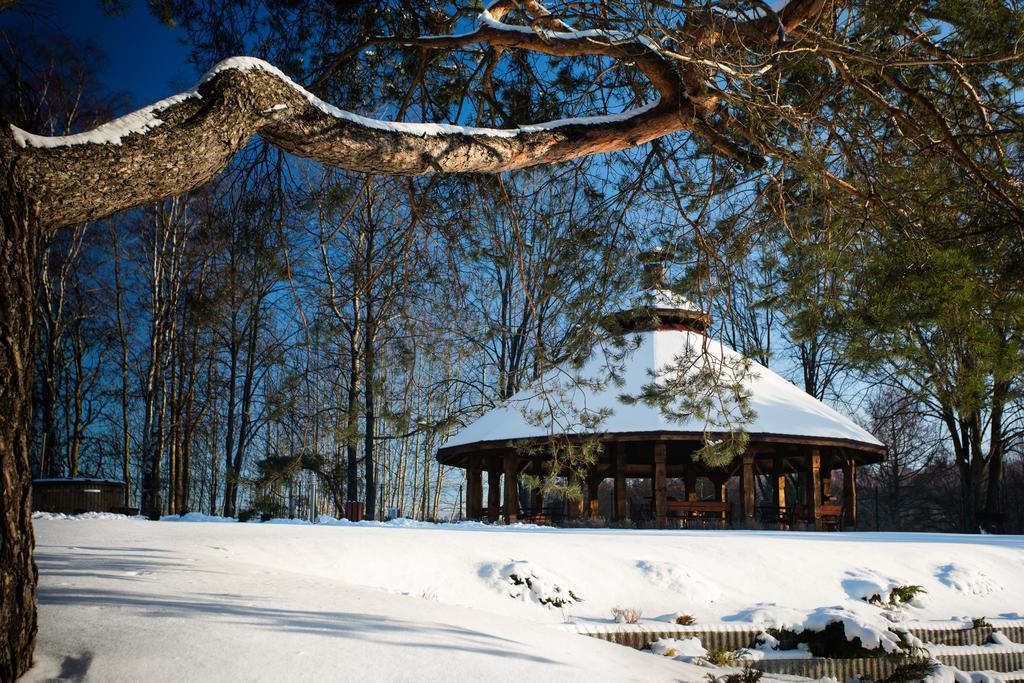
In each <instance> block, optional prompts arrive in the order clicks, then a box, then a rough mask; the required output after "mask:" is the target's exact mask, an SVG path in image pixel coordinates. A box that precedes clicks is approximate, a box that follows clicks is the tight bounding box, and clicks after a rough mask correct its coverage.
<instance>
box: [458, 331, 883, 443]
mask: <svg viewBox="0 0 1024 683" xmlns="http://www.w3.org/2000/svg"><path fill="white" fill-rule="evenodd" d="M636 337H637V338H638V341H639V345H638V347H637V348H636V349H635V351H631V352H630V353H629V354H628V355H627V356H626V357H625V358H624V359H616V358H615V353H614V352H613V351H612V350H611V349H601V348H599V349H597V350H595V352H594V353H593V355H592V356H591V357H590V359H589V361H588V362H587V363H586V364H585V365H584V367H583V368H582V369H581V370H579V371H572V370H568V369H564V368H556V369H554V370H551V371H549V372H547V373H546V374H545V375H544V376H543V377H542V378H541V380H540V381H538V382H537V383H536V384H535V385H534V386H533V387H532V388H530V389H526V390H524V391H520V392H519V393H517V394H515V395H514V396H513V397H512V398H511V399H509V400H508V401H507V402H506V403H505V404H503V405H501V406H498V407H496V408H494V409H492V410H490V411H489V412H487V413H486V414H484V415H483V416H482V417H480V418H479V419H478V420H476V421H475V422H473V423H472V424H470V425H469V426H467V427H466V428H465V429H463V430H462V431H460V432H459V433H458V434H456V435H455V436H453V437H452V438H451V439H449V440H448V442H447V443H445V445H444V446H443V447H442V448H441V449H440V451H441V452H439V456H441V455H443V452H444V451H446V450H448V449H457V450H459V451H462V450H464V449H465V447H466V446H468V445H470V444H480V445H481V446H483V445H485V444H484V442H490V445H492V446H498V445H499V444H502V443H507V442H509V441H512V440H516V439H524V438H531V437H547V436H550V435H552V434H585V433H593V432H595V431H596V432H602V433H608V434H617V435H630V434H640V433H660V434H664V433H666V432H673V433H677V434H679V435H681V436H682V435H685V434H688V433H689V434H693V435H694V437H695V438H699V436H700V435H702V434H703V433H704V432H705V431H706V429H707V425H706V424H705V423H704V422H703V421H699V420H695V419H693V418H689V419H687V420H684V421H682V422H680V421H678V420H673V419H670V418H669V417H667V416H666V415H664V414H663V412H662V411H661V410H660V409H659V408H658V407H655V406H649V405H646V404H644V403H643V402H637V403H634V404H632V405H629V404H626V403H624V402H623V401H622V400H621V398H620V397H621V396H622V395H623V394H627V395H634V396H635V395H637V394H639V393H640V392H641V389H642V387H643V386H644V385H645V384H648V383H650V382H651V381H652V379H654V377H653V376H652V373H654V376H664V375H665V370H666V368H667V367H669V366H671V365H673V362H674V361H675V360H676V359H677V358H678V357H680V356H681V355H683V354H687V353H688V351H689V353H690V355H691V357H692V354H693V352H699V353H702V354H703V358H704V359H705V362H711V363H716V362H718V363H722V364H723V365H724V367H726V368H728V367H731V366H734V365H735V364H736V362H737V361H740V360H741V356H740V354H738V353H737V352H736V351H734V350H732V349H730V348H728V347H727V346H725V345H723V344H721V343H719V342H717V341H713V340H710V339H708V338H707V337H705V336H704V335H703V334H700V333H697V332H693V331H689V330H679V329H657V330H651V331H645V332H640V333H638V334H637V335H636ZM620 354H621V352H620ZM716 359H721V360H717V361H716ZM612 369H615V370H616V371H617V372H618V374H619V378H620V380H621V384H617V383H615V382H609V381H606V379H607V377H608V373H609V371H610V370H612ZM595 381H596V382H600V383H602V384H601V385H600V386H595V385H593V384H588V382H595ZM744 383H745V386H746V388H747V390H748V391H749V393H750V395H751V400H750V404H751V407H752V408H753V409H754V411H755V412H756V413H757V416H756V418H755V419H754V420H753V422H752V423H748V424H747V425H745V428H746V430H747V432H748V433H749V434H750V435H751V438H752V439H754V440H756V439H758V438H766V437H768V438H771V439H772V440H776V441H777V440H779V439H778V438H777V437H794V441H807V440H820V441H834V442H835V443H836V445H844V444H847V445H850V446H857V445H860V446H861V447H862V448H866V449H867V450H872V451H878V452H883V451H884V446H883V445H882V444H881V442H879V441H878V440H877V439H876V438H874V437H873V436H872V435H871V434H870V433H868V432H867V431H866V430H865V429H863V428H861V427H860V426H858V425H857V424H856V423H854V422H853V421H852V420H850V419H849V418H847V417H845V416H844V415H841V414H840V413H838V412H837V411H835V410H833V409H832V408H830V407H828V406H827V405H825V404H824V403H822V402H821V401H819V400H817V399H815V398H814V397H813V396H810V395H809V394H807V393H806V392H804V391H803V390H801V389H800V388H798V387H796V386H795V385H793V384H792V383H791V382H789V381H787V380H785V379H783V378H782V377H781V376H779V375H778V374H776V373H775V372H773V371H772V370H770V369H768V368H766V367H764V366H763V365H760V364H758V363H753V362H752V363H751V366H750V370H749V372H748V373H746V374H745V379H744ZM602 412H608V415H607V417H606V418H605V419H604V420H603V421H601V422H600V424H599V425H598V426H597V427H596V428H594V427H592V426H587V425H586V423H585V421H581V420H580V419H579V417H578V416H579V415H580V414H584V415H597V414H600V413H602Z"/></svg>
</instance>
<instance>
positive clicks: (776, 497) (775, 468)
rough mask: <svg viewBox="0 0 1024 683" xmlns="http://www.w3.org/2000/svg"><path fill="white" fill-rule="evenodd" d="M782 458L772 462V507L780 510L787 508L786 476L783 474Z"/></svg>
mask: <svg viewBox="0 0 1024 683" xmlns="http://www.w3.org/2000/svg"><path fill="white" fill-rule="evenodd" d="M783 471H784V468H783V460H782V458H775V459H773V460H772V505H774V506H775V507H776V508H778V509H780V510H781V509H783V508H785V507H786V475H785V474H783Z"/></svg>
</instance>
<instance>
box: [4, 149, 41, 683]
mask: <svg viewBox="0 0 1024 683" xmlns="http://www.w3.org/2000/svg"><path fill="white" fill-rule="evenodd" d="M0 135H2V134H0ZM10 168H11V167H10V166H8V167H6V169H10ZM9 172H10V171H9V170H8V173H9ZM37 208H38V207H37V205H36V204H35V202H34V201H33V200H32V199H31V198H30V196H29V195H28V193H26V192H24V191H23V189H22V188H21V187H19V186H18V183H17V181H16V179H14V178H12V177H11V176H10V175H7V177H5V178H3V179H2V180H0V221H2V225H3V232H2V235H0V238H2V241H0V377H2V378H3V380H2V381H0V680H3V681H13V680H14V679H16V678H17V677H18V676H20V675H21V674H22V673H24V672H25V671H26V670H27V669H28V668H29V667H30V666H31V665H32V650H33V648H34V647H35V639H36V604H35V601H36V579H37V570H36V564H35V561H34V560H33V558H32V550H33V547H34V545H35V538H34V536H33V533H32V508H31V499H32V475H31V471H30V469H29V446H30V444H31V436H30V430H31V426H32V370H33V364H32V358H33V345H34V342H35V338H34V337H35V329H36V328H35V324H34V320H33V307H34V305H35V290H36V280H37V275H38V271H37V270H36V269H37V267H38V256H39V254H38V251H39V235H40V234H41V231H40V230H39V229H38V228H39V226H38V225H37V224H36V222H35V220H34V219H35V217H36V215H37Z"/></svg>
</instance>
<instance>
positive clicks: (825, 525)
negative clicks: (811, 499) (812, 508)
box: [818, 505, 843, 531]
mask: <svg viewBox="0 0 1024 683" xmlns="http://www.w3.org/2000/svg"><path fill="white" fill-rule="evenodd" d="M818 511H819V512H820V513H821V528H822V530H825V529H830V530H832V531H842V530H843V506H842V505H822V506H821V507H820V508H818Z"/></svg>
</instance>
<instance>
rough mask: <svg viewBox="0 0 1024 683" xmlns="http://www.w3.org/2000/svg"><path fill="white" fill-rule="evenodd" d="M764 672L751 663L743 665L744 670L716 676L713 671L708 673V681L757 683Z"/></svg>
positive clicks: (715, 682)
mask: <svg viewBox="0 0 1024 683" xmlns="http://www.w3.org/2000/svg"><path fill="white" fill-rule="evenodd" d="M763 675H764V672H763V671H761V670H760V669H755V668H753V667H751V666H750V665H749V664H748V665H747V666H745V667H743V670H742V671H737V672H734V673H728V674H724V675H720V676H716V675H715V674H713V673H709V674H708V675H707V681H708V683H757V682H758V681H759V680H761V676H763Z"/></svg>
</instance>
